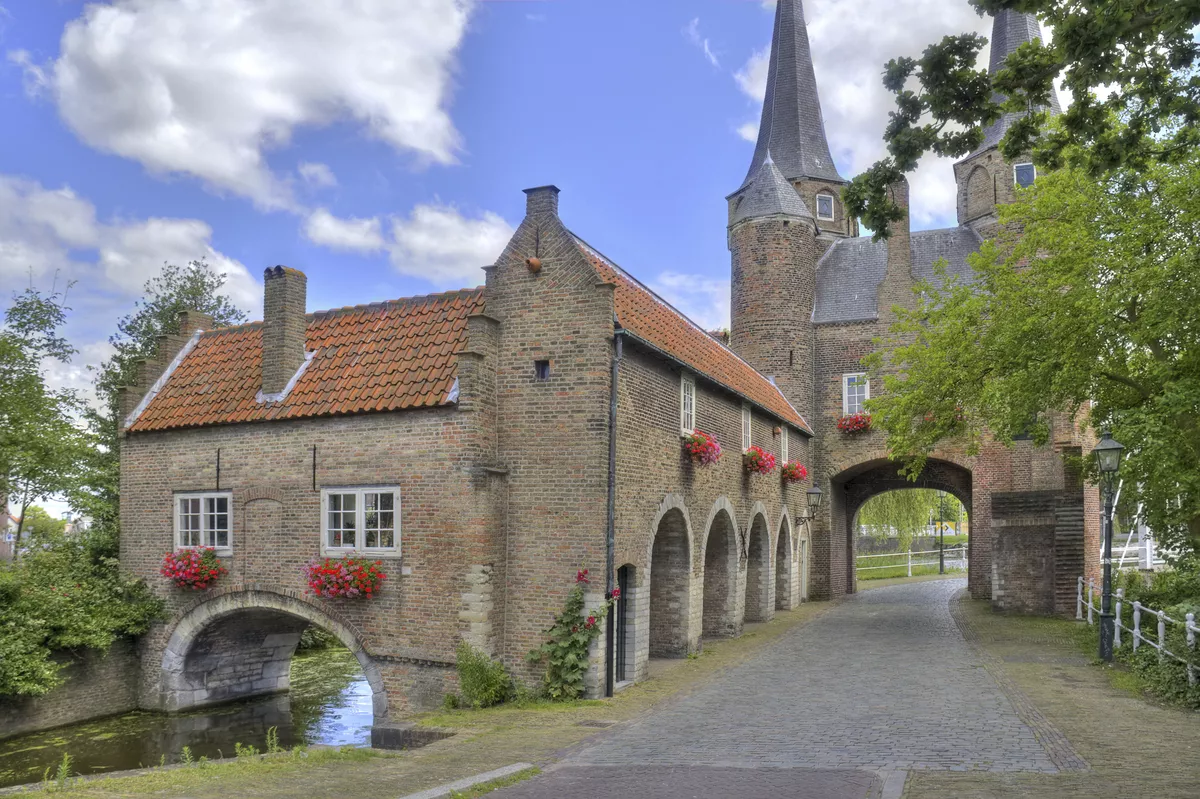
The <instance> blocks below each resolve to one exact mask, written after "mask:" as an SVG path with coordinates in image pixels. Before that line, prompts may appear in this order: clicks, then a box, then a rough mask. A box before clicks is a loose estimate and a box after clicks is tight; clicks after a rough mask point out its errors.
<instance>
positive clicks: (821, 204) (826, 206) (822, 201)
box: [817, 194, 833, 222]
mask: <svg viewBox="0 0 1200 799" xmlns="http://www.w3.org/2000/svg"><path fill="white" fill-rule="evenodd" d="M817 219H821V220H825V221H827V222H832V221H833V195H832V194H818V195H817Z"/></svg>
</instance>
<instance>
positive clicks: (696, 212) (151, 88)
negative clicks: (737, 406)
mask: <svg viewBox="0 0 1200 799" xmlns="http://www.w3.org/2000/svg"><path fill="white" fill-rule="evenodd" d="M772 14H773V3H771V2H765V3H764V2H762V0H653V2H647V0H604V2H601V1H600V0H540V1H539V0H403V2H396V0H306V2H305V3H303V4H300V3H295V2H293V1H292V0H111V1H110V2H104V3H90V4H85V3H83V2H78V1H77V0H0V119H3V124H0V290H3V292H4V294H5V295H6V296H7V295H9V294H10V293H11V291H12V290H15V289H19V288H22V287H23V286H24V285H27V284H28V282H29V280H30V270H31V269H32V275H33V281H34V283H35V284H36V285H38V286H39V287H42V288H48V287H49V286H50V285H51V282H52V281H53V280H54V276H55V274H56V273H57V274H58V275H59V282H60V284H61V282H62V281H63V280H65V279H71V280H75V281H77V283H76V285H75V287H74V288H73V289H72V292H71V302H70V303H69V304H70V305H71V306H72V307H73V309H74V311H73V313H72V316H71V322H70V327H69V332H70V335H71V337H72V340H73V341H74V342H75V343H76V346H78V347H79V348H80V351H81V352H80V356H79V357H78V358H77V359H76V363H75V364H73V366H72V367H71V368H70V369H58V368H56V369H55V370H54V371H53V373H52V377H53V379H55V380H57V381H59V382H62V383H67V384H72V385H78V386H80V387H82V386H84V385H86V383H87V382H88V378H87V374H86V371H85V369H84V367H85V366H86V364H87V363H89V362H92V363H95V362H98V360H100V359H102V358H103V357H104V356H105V355H106V354H107V352H108V350H107V348H106V345H105V344H104V341H105V339H106V338H107V336H108V335H109V334H110V333H111V332H112V328H113V325H114V321H115V319H116V318H117V317H118V316H119V315H121V314H123V313H126V312H128V311H129V310H130V309H131V308H132V306H133V303H134V301H135V300H136V298H137V296H138V289H139V287H140V286H141V285H142V284H143V283H144V281H145V280H146V279H147V278H148V277H150V276H152V275H153V274H154V272H155V271H156V270H157V269H158V268H160V266H161V264H162V262H163V261H164V260H168V261H172V262H183V261H187V260H190V259H192V258H199V257H205V258H207V259H208V261H209V262H210V263H213V264H214V265H216V266H218V267H219V268H221V269H223V270H225V271H226V272H228V273H229V274H230V290H231V293H232V295H233V296H234V299H235V300H236V301H237V302H238V303H239V304H241V305H242V306H244V307H245V308H246V309H247V310H248V312H249V313H250V314H251V317H252V318H259V317H260V316H261V312H260V309H259V303H260V298H261V279H262V270H263V269H264V268H265V267H267V266H270V265H273V264H280V263H281V264H286V265H289V266H293V267H296V268H299V269H302V270H304V271H305V272H306V273H307V274H308V277H309V309H310V310H318V309H322V308H328V307H335V306H340V305H350V304H357V303H364V302H371V301H376V300H380V299H387V298H394V297H400V296H406V295H411V294H421V293H427V292H430V291H438V290H442V289H447V288H457V287H459V286H462V285H474V284H477V283H478V282H481V279H482V276H481V273H480V272H479V271H478V267H480V266H482V265H484V264H486V263H490V262H491V261H492V260H493V259H494V258H495V257H496V255H498V254H499V251H500V248H501V247H502V246H503V243H504V242H505V241H506V240H507V236H508V233H509V232H510V230H511V228H512V227H513V226H515V225H516V224H517V223H518V222H519V221H520V218H521V216H522V214H523V209H524V196H523V195H522V194H521V189H524V188H527V187H530V186H536V185H541V184H545V183H554V184H556V185H558V186H559V187H560V188H561V189H562V192H563V193H562V197H561V214H562V216H563V218H564V220H565V222H566V223H567V225H568V226H570V227H571V228H572V229H573V230H575V231H576V232H577V233H579V234H580V235H582V236H584V237H585V238H587V239H588V240H589V241H590V242H592V243H593V244H594V245H595V246H597V247H598V248H600V249H601V250H602V251H604V252H605V253H606V254H608V255H609V256H610V257H612V258H613V259H614V260H616V261H617V262H618V263H620V264H622V265H623V266H625V267H626V268H627V269H629V270H630V271H631V272H633V273H634V274H636V275H637V276H639V277H640V278H641V279H643V280H644V281H645V282H647V283H649V284H650V285H651V286H653V287H655V288H657V289H658V290H660V291H661V292H662V293H663V294H664V295H666V296H667V297H668V298H669V299H671V300H672V301H673V302H675V303H676V304H677V305H679V306H680V307H681V308H683V309H684V310H685V311H686V312H688V313H689V314H691V315H692V316H693V317H694V318H695V319H697V321H699V322H700V323H702V324H706V325H723V324H727V317H728V273H729V254H728V251H727V249H726V241H725V221H726V219H725V205H724V200H723V198H724V196H725V195H726V194H728V193H729V192H730V191H732V190H733V189H735V188H736V187H737V186H738V185H739V184H740V182H741V180H742V177H743V176H744V173H745V170H746V168H747V165H748V163H749V159H750V156H751V153H752V151H753V143H752V137H753V131H754V128H755V127H756V125H757V121H758V115H759V113H760V106H761V93H762V87H763V85H764V84H765V77H766V76H765V60H764V55H765V48H766V46H767V44H768V43H769V41H770V33H771V23H772ZM806 15H807V18H808V20H809V30H810V36H811V38H812V44H813V50H814V58H815V60H816V68H817V78H818V82H819V83H820V85H821V92H822V103H823V108H824V115H825V119H826V126H827V128H828V135H829V140H830V144H831V146H832V148H833V151H834V157H835V160H837V161H838V165H839V167H840V168H841V171H842V173H843V174H847V175H852V174H854V173H856V172H857V171H859V170H861V169H862V168H864V167H865V166H867V165H868V164H869V163H871V161H873V160H874V159H875V158H877V157H879V156H880V155H881V154H882V143H881V141H880V135H881V132H882V129H883V124H884V122H885V119H886V114H887V111H888V110H889V109H890V107H891V105H890V98H889V97H888V96H887V95H886V94H885V93H884V92H883V89H882V88H881V86H880V85H879V74H880V70H881V67H882V64H883V63H884V62H885V61H887V60H888V59H889V58H891V57H893V56H896V55H902V54H916V53H918V52H919V51H920V50H921V49H922V48H923V47H924V46H925V45H926V44H928V43H929V42H931V41H934V40H935V39H938V38H940V37H941V36H943V35H946V34H950V33H956V32H959V31H962V30H967V29H971V30H979V31H986V30H987V29H988V28H989V24H988V22H987V21H986V20H981V19H980V18H979V17H977V16H976V15H975V13H974V12H973V11H972V10H971V9H970V7H969V6H968V4H967V2H966V0H809V2H808V3H806ZM984 55H985V57H986V53H985V54H984ZM952 190H953V181H952V175H951V173H950V168H949V165H948V164H945V163H932V162H931V163H929V164H927V165H924V166H923V167H922V169H921V171H920V172H919V174H918V175H917V176H916V178H915V179H914V181H913V196H914V227H916V228H930V227H943V226H948V225H951V224H953V223H954V218H953V217H954V200H953V194H952Z"/></svg>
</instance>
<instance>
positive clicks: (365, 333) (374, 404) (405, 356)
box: [129, 288, 483, 432]
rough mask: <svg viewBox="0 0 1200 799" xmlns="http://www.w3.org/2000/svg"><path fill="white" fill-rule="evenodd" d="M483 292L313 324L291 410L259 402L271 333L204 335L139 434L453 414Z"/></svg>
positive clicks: (287, 403) (335, 313)
mask: <svg viewBox="0 0 1200 799" xmlns="http://www.w3.org/2000/svg"><path fill="white" fill-rule="evenodd" d="M482 312H483V289H482V288H475V289H464V290H462V291H453V292H448V293H446V294H433V295H429V296H426V297H409V298H406V299H403V300H395V301H393V302H383V303H375V304H372V305H359V306H353V307H349V308H339V309H336V310H331V311H323V312H320V313H314V314H309V315H308V336H307V338H308V342H307V347H306V349H307V350H308V351H309V352H313V351H315V354H314V355H313V356H312V360H311V361H310V362H309V363H308V366H307V368H306V369H305V370H304V373H303V374H302V375H301V376H300V378H299V379H298V380H297V381H296V384H295V385H294V386H293V387H292V390H291V392H290V393H289V394H288V395H287V397H286V398H285V399H284V400H283V401H282V402H272V403H264V402H258V401H256V399H255V396H256V395H257V394H258V391H259V389H260V388H261V386H262V323H261V322H255V323H252V324H248V325H240V326H238V327H230V328H222V329H218V330H213V331H209V332H206V333H204V334H203V335H201V336H200V339H199V340H198V341H197V342H196V346H195V347H194V348H193V349H192V351H191V352H190V353H188V355H187V357H185V358H184V359H183V361H182V362H181V363H180V364H179V366H178V367H177V368H176V369H175V371H174V372H173V373H172V374H171V375H170V377H169V379H168V380H167V382H166V384H165V385H164V386H163V387H162V390H160V391H159V392H158V394H157V395H155V396H154V397H153V398H152V399H151V401H150V402H149V404H148V405H147V406H146V408H145V409H144V410H143V411H142V413H141V414H140V415H139V416H138V418H137V419H136V420H135V421H134V423H133V425H132V426H130V428H129V430H130V431H131V432H140V431H146V430H168V429H172V428H180V427H196V426H199V425H210V424H228V423H233V422H256V421H264V420H268V419H298V418H303V417H311V416H336V415H342V414H348V413H364V412H368V411H392V410H398V409H402V408H427V407H432V406H437V405H446V404H448V402H449V399H448V398H449V394H450V390H451V388H452V387H453V386H454V381H455V379H456V372H457V366H458V352H459V351H460V350H461V349H462V347H463V344H464V341H465V338H466V329H467V317H468V316H470V315H471V314H474V313H482Z"/></svg>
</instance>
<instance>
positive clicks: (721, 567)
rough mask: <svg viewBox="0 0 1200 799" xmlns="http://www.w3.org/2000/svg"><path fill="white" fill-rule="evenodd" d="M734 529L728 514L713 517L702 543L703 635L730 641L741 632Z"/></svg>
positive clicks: (719, 511)
mask: <svg viewBox="0 0 1200 799" xmlns="http://www.w3.org/2000/svg"><path fill="white" fill-rule="evenodd" d="M737 578H738V546H737V528H736V527H735V526H734V522H733V517H732V516H731V515H730V514H729V511H728V510H726V509H724V508H721V509H720V510H718V511H717V512H716V514H715V515H714V516H713V519H712V522H711V523H710V524H709V527H708V535H707V536H706V538H705V544H704V622H703V630H704V635H705V636H708V637H710V638H730V637H732V636H735V635H737V634H738V633H740V632H741V627H742V624H741V618H739V615H738V612H737V590H736V589H737Z"/></svg>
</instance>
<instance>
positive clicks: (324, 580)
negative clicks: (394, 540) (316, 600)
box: [304, 558, 387, 599]
mask: <svg viewBox="0 0 1200 799" xmlns="http://www.w3.org/2000/svg"><path fill="white" fill-rule="evenodd" d="M382 565H383V564H382V563H381V562H380V561H378V560H366V559H365V558H325V560H311V561H309V562H308V565H307V566H305V567H304V579H305V581H306V582H307V583H308V593H310V594H315V595H316V596H323V597H358V596H361V597H366V598H368V599H370V598H371V597H373V596H375V595H376V594H377V593H379V589H380V588H381V587H382V584H383V581H384V580H386V579H387V575H386V574H384V573H383V570H382V569H380V568H379V567H380V566H382Z"/></svg>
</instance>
